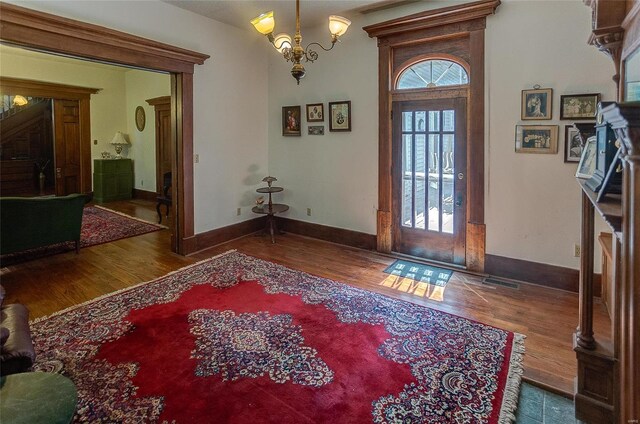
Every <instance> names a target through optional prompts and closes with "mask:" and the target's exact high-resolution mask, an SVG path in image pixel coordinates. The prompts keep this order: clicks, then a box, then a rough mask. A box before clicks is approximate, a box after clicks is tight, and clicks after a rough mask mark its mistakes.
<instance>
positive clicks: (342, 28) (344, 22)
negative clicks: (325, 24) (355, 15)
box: [329, 15, 351, 37]
mask: <svg viewBox="0 0 640 424" xmlns="http://www.w3.org/2000/svg"><path fill="white" fill-rule="evenodd" d="M349 25H351V21H350V20H349V19H347V18H343V17H342V16H336V15H331V16H329V32H331V35H335V36H336V37H340V36H341V35H343V34H344V33H345V32H347V29H348V28H349Z"/></svg>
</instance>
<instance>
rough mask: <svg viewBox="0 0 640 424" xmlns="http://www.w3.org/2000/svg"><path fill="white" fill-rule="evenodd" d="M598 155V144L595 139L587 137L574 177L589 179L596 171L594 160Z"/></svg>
mask: <svg viewBox="0 0 640 424" xmlns="http://www.w3.org/2000/svg"><path fill="white" fill-rule="evenodd" d="M597 153H598V143H597V142H596V137H595V136H594V137H589V138H588V139H587V142H586V143H585V145H584V148H583V149H582V157H581V158H580V163H579V164H578V170H577V171H576V177H578V178H585V179H589V178H591V176H592V175H593V172H594V171H595V170H596V159H597Z"/></svg>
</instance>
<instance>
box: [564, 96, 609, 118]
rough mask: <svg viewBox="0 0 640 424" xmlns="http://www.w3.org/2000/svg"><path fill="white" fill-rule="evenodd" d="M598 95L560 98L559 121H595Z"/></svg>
mask: <svg viewBox="0 0 640 424" xmlns="http://www.w3.org/2000/svg"><path fill="white" fill-rule="evenodd" d="M598 103H600V93H595V94H569V95H565V96H560V119H571V120H576V119H595V118H596V111H597V109H598Z"/></svg>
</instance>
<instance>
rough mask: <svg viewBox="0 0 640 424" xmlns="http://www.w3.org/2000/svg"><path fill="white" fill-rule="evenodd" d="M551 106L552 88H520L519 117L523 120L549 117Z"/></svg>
mask: <svg viewBox="0 0 640 424" xmlns="http://www.w3.org/2000/svg"><path fill="white" fill-rule="evenodd" d="M552 107H553V89H552V88H535V89H532V90H522V104H521V105H520V119H521V120H523V121H531V120H541V121H543V120H547V119H551V116H552Z"/></svg>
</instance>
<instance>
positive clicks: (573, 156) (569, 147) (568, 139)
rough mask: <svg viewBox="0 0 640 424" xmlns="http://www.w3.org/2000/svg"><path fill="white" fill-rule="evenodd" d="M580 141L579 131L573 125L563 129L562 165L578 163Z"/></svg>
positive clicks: (581, 144)
mask: <svg viewBox="0 0 640 424" xmlns="http://www.w3.org/2000/svg"><path fill="white" fill-rule="evenodd" d="M582 147H583V143H582V139H581V137H580V131H578V129H577V128H576V127H574V126H573V125H565V127H564V163H572V162H575V163H579V162H580V158H581V157H582Z"/></svg>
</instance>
